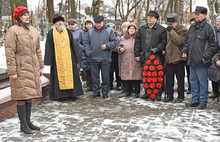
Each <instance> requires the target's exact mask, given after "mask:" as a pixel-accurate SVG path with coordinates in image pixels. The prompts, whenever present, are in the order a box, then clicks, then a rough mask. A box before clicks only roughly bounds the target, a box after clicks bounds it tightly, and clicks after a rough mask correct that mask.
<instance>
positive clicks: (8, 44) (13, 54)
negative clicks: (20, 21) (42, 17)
mask: <svg viewBox="0 0 220 142" xmlns="http://www.w3.org/2000/svg"><path fill="white" fill-rule="evenodd" d="M5 49H6V59H7V66H8V74H9V75H14V74H17V76H18V78H17V79H10V84H11V98H12V100H28V99H33V98H39V97H41V96H42V90H41V84H40V69H43V61H42V57H41V49H40V37H39V34H38V31H37V30H36V29H35V28H34V27H32V26H29V27H28V29H27V28H24V27H23V26H18V25H14V26H12V27H11V28H10V29H9V30H8V32H7V34H6V38H5Z"/></svg>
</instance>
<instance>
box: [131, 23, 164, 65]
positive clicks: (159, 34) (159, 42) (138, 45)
mask: <svg viewBox="0 0 220 142" xmlns="http://www.w3.org/2000/svg"><path fill="white" fill-rule="evenodd" d="M149 29H150V27H149V26H148V24H145V25H143V26H141V27H140V28H139V30H138V32H137V35H136V38H135V44H134V54H135V57H141V58H142V57H143V56H145V53H146V52H148V53H149V52H150V50H151V49H152V48H157V54H158V55H159V56H160V57H161V58H163V56H162V51H163V50H165V47H166V43H167V33H166V29H165V28H164V27H163V26H161V25H160V24H158V23H156V24H155V25H154V26H153V27H152V29H151V37H150V39H147V38H149V35H147V34H149V33H150V32H149ZM147 42H148V43H147ZM142 62H143V61H142Z"/></svg>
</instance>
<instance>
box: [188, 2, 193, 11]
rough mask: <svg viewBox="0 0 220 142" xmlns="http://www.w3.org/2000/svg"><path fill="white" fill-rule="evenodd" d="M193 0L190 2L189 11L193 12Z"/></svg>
mask: <svg viewBox="0 0 220 142" xmlns="http://www.w3.org/2000/svg"><path fill="white" fill-rule="evenodd" d="M192 1H193V0H190V4H189V13H192Z"/></svg>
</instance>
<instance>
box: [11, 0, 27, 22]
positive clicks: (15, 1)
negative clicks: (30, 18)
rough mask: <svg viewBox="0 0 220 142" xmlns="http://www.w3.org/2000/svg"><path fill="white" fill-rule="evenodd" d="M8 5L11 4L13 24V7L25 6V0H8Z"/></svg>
mask: <svg viewBox="0 0 220 142" xmlns="http://www.w3.org/2000/svg"><path fill="white" fill-rule="evenodd" d="M10 5H11V15H12V16H11V17H12V24H15V21H14V19H13V12H14V9H15V8H16V7H18V6H25V7H27V0H10Z"/></svg>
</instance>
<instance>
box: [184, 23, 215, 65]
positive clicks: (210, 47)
mask: <svg viewBox="0 0 220 142" xmlns="http://www.w3.org/2000/svg"><path fill="white" fill-rule="evenodd" d="M217 47H218V43H217V38H216V33H215V30H214V28H213V26H212V25H210V24H209V23H208V22H207V21H206V19H204V20H203V21H202V22H200V23H198V22H197V23H195V24H192V25H191V26H190V29H189V31H188V34H187V40H186V43H185V45H184V48H183V53H186V54H187V58H188V59H187V64H188V65H190V66H194V67H208V66H210V62H211V58H212V56H213V55H214V54H215V53H216V50H217ZM203 60H204V61H203Z"/></svg>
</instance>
